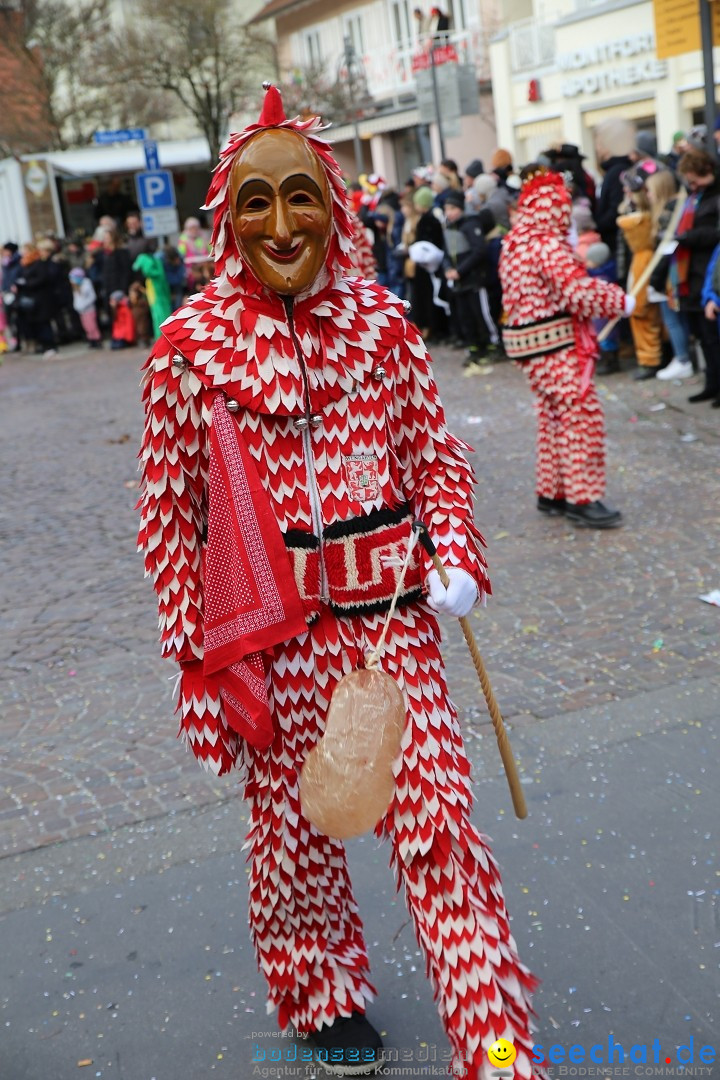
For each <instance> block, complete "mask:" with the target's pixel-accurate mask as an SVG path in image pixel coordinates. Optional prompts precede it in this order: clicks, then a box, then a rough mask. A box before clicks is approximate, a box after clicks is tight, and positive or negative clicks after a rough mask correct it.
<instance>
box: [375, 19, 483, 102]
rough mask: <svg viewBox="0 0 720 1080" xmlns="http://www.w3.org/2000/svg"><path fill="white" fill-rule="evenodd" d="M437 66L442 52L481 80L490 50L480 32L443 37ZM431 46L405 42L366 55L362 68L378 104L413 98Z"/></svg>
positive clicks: (445, 35)
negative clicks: (471, 69) (470, 68)
mask: <svg viewBox="0 0 720 1080" xmlns="http://www.w3.org/2000/svg"><path fill="white" fill-rule="evenodd" d="M436 48H437V50H438V52H437V62H440V60H441V56H442V50H443V49H444V48H445V49H447V50H448V52H447V53H446V54H445V55H446V56H449V55H452V53H453V51H454V56H455V57H456V58H457V61H458V62H459V63H460V64H470V65H472V66H473V67H474V68H475V70H476V72H477V75H478V78H480V77H482V76H484V75H485V74H486V71H485V68H486V64H487V49H486V43H485V40H484V37H483V34H482V33H481V31H480V30H462V31H453V32H451V33H449V34H443V35H442V40H438V42H437V46H436ZM427 53H428V43H427V42H423V41H417V40H414V41H405V42H401V43H400V44H399V45H397V46H390V47H389V48H387V49H382V50H373V51H372V53H367V54H366V55H364V56H363V57H362V58H361V60H362V65H363V68H364V70H365V76H366V79H367V87H368V91H369V93H370V94H371V95H372V97H373V98H375V99H376V100H382V99H384V98H389V97H394V96H398V95H401V94H414V93H415V90H416V87H415V71H416V70H417V68H418V67H419V66H422V65H423V63H426V62H427V59H426V58H427Z"/></svg>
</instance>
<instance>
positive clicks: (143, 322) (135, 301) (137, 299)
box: [128, 281, 155, 345]
mask: <svg viewBox="0 0 720 1080" xmlns="http://www.w3.org/2000/svg"><path fill="white" fill-rule="evenodd" d="M128 300H129V301H130V310H131V312H132V317H133V323H134V324H135V340H136V341H137V343H138V344H139V345H150V344H151V343H152V342H153V341H154V340H155V338H154V336H153V332H152V326H151V323H150V305H149V304H148V298H147V293H146V291H145V289H144V288H143V286H142V285H141V284H140V282H139V281H133V283H132V285H131V286H130V288H129V289H128Z"/></svg>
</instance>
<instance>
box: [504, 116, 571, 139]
mask: <svg viewBox="0 0 720 1080" xmlns="http://www.w3.org/2000/svg"><path fill="white" fill-rule="evenodd" d="M562 122H563V121H562V117H561V116H553V117H552V118H551V119H549V120H528V121H527V122H525V121H524V120H517V121H516V123H515V133H516V135H517V137H518V138H519V139H531V138H534V137H535V136H536V135H544V136H549V137H551V138H552V137H554V136H556V135H562V131H561V130H560V129H561V128H562Z"/></svg>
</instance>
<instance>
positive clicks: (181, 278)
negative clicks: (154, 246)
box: [162, 244, 187, 311]
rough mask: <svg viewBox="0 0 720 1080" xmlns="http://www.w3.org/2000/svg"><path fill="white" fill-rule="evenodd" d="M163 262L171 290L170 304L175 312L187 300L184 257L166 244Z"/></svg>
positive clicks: (163, 251)
mask: <svg viewBox="0 0 720 1080" xmlns="http://www.w3.org/2000/svg"><path fill="white" fill-rule="evenodd" d="M162 261H163V266H164V267H165V277H166V278H167V283H168V286H169V288H170V304H171V307H172V309H173V311H177V309H178V308H179V307H182V305H183V302H184V300H185V286H186V284H187V271H186V270H185V263H184V262H183V258H182V255H181V254H180V252H179V251H178V249H177V248H176V247H173V246H172V245H171V244H166V245H165V247H164V248H163V249H162Z"/></svg>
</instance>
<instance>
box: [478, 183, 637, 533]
mask: <svg viewBox="0 0 720 1080" xmlns="http://www.w3.org/2000/svg"><path fill="white" fill-rule="evenodd" d="M528 168H531V167H530V166H528ZM571 209H572V201H571V197H570V192H569V191H568V188H567V186H566V184H565V180H564V178H563V176H562V175H560V174H558V173H551V172H547V170H545V169H542V168H541V167H540V166H538V167H537V172H536V174H535V175H530V176H529V177H528V178H527V179H526V181H525V183H524V184H523V187H522V190H521V193H520V197H519V199H518V210H517V217H516V220H515V222H514V223H513V227H512V229H511V230H510V232H509V233H508V235H507V237H506V238H505V240H504V241H503V248H502V255H501V257H500V279H501V282H502V290H503V306H504V308H505V315H506V327H505V329H504V330H503V343H504V345H505V349H506V351H507V354H508V356H510V357H511V358H512V359H514V360H517V361H518V362H519V363H521V364H522V366H523V367H524V369H525V371H526V373H527V376H528V379H529V381H530V386H531V388H532V390H533V392H534V393H535V395H536V398H537V409H538V438H537V495H538V509H539V510H541V511H543V512H545V513H550V514H561V513H564V514H565V515H566V516H567V517H568V518H570V520H572V521H574V522H576V523H577V524H578V525H585V526H589V527H591V528H612V527H614V526H616V525H619V524H620V523H621V515H620V513H619V511H617V510H612V509H610V508H609V507H607V506H605V504H604V503H603V502H602V501H601V500H602V497H603V495H604V494H605V428H604V420H603V412H602V407H601V405H600V402H599V400H598V396H597V393H596V391H595V387H594V385H593V382H592V374H593V368H594V363H595V357H596V354H597V340H596V338H595V334H594V332H593V329H592V319H593V318H602V317H603V316H604V317H606V318H616V317H619V316H621V315H630V314H631V312H632V310H633V308H634V306H635V302H634V300H633V299H632V298H631V297H626V296H625V293H624V292H623V290H622V289H621V288H619V287H618V286H617V285H612V284H610V283H608V282H606V281H602V280H601V279H600V278H591V277H589V276H588V274H587V271H586V270H585V268H584V267H583V265H582V264H581V262H580V261H579V259H577V258H576V257H575V255H574V254H573V251H572V248H571V247H570V241H569V231H570V214H571Z"/></svg>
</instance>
